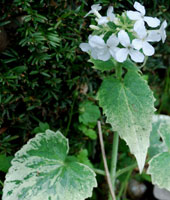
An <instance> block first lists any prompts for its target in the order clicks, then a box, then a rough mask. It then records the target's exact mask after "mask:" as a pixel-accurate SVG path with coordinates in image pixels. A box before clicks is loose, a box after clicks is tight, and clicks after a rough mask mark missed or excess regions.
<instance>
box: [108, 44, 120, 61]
mask: <svg viewBox="0 0 170 200" xmlns="http://www.w3.org/2000/svg"><path fill="white" fill-rule="evenodd" d="M119 50H120V48H119V47H110V48H109V52H110V54H111V55H112V57H113V58H114V59H115V60H116V53H117V52H118V51H119Z"/></svg>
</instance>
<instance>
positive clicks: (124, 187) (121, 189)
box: [118, 169, 133, 200]
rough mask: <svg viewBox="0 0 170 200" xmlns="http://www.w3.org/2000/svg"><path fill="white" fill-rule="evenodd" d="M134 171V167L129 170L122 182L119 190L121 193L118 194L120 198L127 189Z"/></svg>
mask: <svg viewBox="0 0 170 200" xmlns="http://www.w3.org/2000/svg"><path fill="white" fill-rule="evenodd" d="M132 171H133V169H131V170H129V172H128V174H127V176H126V178H125V180H124V181H123V183H122V184H121V187H120V191H119V194H118V200H119V199H120V198H121V197H122V194H123V191H126V188H127V184H128V180H129V178H130V175H131V173H132Z"/></svg>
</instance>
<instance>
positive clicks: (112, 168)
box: [109, 132, 119, 200]
mask: <svg viewBox="0 0 170 200" xmlns="http://www.w3.org/2000/svg"><path fill="white" fill-rule="evenodd" d="M118 145H119V134H118V133H117V132H114V137H113V146H112V158H111V166H110V177H111V182H112V187H113V190H115V177H116V165H117V156H118ZM109 200H111V196H109Z"/></svg>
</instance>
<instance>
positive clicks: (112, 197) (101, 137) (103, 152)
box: [97, 121, 116, 200]
mask: <svg viewBox="0 0 170 200" xmlns="http://www.w3.org/2000/svg"><path fill="white" fill-rule="evenodd" d="M97 125H98V133H99V140H100V146H101V151H102V157H103V162H104V168H105V172H106V179H107V183H108V186H109V190H110V195H111V199H112V200H116V197H115V193H114V190H113V187H112V183H111V178H110V174H109V169H108V165H107V160H106V154H105V150H104V142H103V135H102V129H101V123H100V121H98V123H97Z"/></svg>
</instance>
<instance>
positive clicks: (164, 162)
mask: <svg viewBox="0 0 170 200" xmlns="http://www.w3.org/2000/svg"><path fill="white" fill-rule="evenodd" d="M169 169H170V153H169V152H163V153H160V154H158V155H156V156H154V157H153V158H152V159H151V161H150V162H149V168H148V171H147V173H148V174H150V175H151V178H152V183H153V184H155V185H158V186H159V187H160V188H166V189H167V190H169V191H170V178H169V177H170V170H169Z"/></svg>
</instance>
